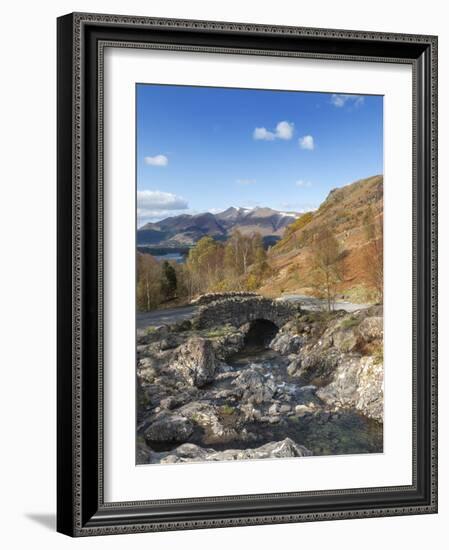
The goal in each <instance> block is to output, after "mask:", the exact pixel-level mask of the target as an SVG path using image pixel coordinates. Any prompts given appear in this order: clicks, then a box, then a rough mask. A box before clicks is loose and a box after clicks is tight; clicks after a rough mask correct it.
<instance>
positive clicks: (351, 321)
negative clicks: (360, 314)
mask: <svg viewBox="0 0 449 550" xmlns="http://www.w3.org/2000/svg"><path fill="white" fill-rule="evenodd" d="M359 323H360V321H359V319H357V317H354V316H353V315H351V316H350V317H347V318H346V319H343V321H342V323H341V328H344V329H349V328H354V327H357V326H358V325H359Z"/></svg>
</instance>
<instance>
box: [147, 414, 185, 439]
mask: <svg viewBox="0 0 449 550" xmlns="http://www.w3.org/2000/svg"><path fill="white" fill-rule="evenodd" d="M192 433H193V424H192V423H191V422H190V420H188V419H187V418H185V417H184V416H181V415H178V414H166V413H164V414H162V415H161V416H159V417H157V418H156V420H155V421H154V422H152V424H151V425H150V427H149V428H148V429H147V430H146V431H145V440H146V442H147V443H149V444H151V443H152V442H155V443H156V442H157V443H161V442H164V443H165V442H177V443H183V442H184V441H187V440H188V439H189V437H190V436H191V435H192Z"/></svg>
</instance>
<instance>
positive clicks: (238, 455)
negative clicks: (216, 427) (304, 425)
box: [161, 437, 312, 464]
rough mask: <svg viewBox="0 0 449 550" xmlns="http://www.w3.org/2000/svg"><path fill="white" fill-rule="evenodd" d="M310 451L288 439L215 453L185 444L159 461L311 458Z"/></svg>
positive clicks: (211, 450)
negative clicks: (255, 446)
mask: <svg viewBox="0 0 449 550" xmlns="http://www.w3.org/2000/svg"><path fill="white" fill-rule="evenodd" d="M311 454H312V453H311V451H309V450H308V449H306V447H304V446H303V445H298V444H297V443H295V442H294V441H293V440H291V439H290V438H289V437H287V438H285V439H283V440H282V441H275V442H271V443H266V444H265V445H262V446H261V447H257V448H255V449H227V450H226V451H215V450H214V449H208V448H202V447H199V446H198V445H193V444H191V443H185V444H184V445H180V446H179V447H178V448H177V449H176V450H175V451H174V452H173V453H172V454H169V455H168V456H166V457H165V458H163V459H162V460H161V463H162V464H174V463H178V462H204V461H207V462H209V461H221V460H245V459H256V458H292V457H304V456H311Z"/></svg>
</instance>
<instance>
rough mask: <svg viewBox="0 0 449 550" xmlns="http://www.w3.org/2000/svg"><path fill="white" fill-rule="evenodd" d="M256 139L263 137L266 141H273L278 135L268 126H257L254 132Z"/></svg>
mask: <svg viewBox="0 0 449 550" xmlns="http://www.w3.org/2000/svg"><path fill="white" fill-rule="evenodd" d="M253 138H254V139H263V140H265V141H273V140H274V139H276V136H275V135H274V134H273V132H269V131H268V130H267V129H266V128H255V129H254V132H253Z"/></svg>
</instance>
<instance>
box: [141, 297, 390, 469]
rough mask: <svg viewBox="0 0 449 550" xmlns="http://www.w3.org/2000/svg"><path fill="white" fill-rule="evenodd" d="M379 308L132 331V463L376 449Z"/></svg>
mask: <svg viewBox="0 0 449 550" xmlns="http://www.w3.org/2000/svg"><path fill="white" fill-rule="evenodd" d="M382 321H383V317H382V307H381V306H373V307H371V308H369V309H365V310H360V311H357V312H354V313H346V312H341V311H339V312H333V313H324V312H307V311H301V310H300V309H299V308H298V309H297V311H296V312H295V313H294V315H292V316H291V318H290V320H288V321H287V322H285V323H284V324H283V325H282V326H280V327H279V326H276V325H275V324H274V323H273V322H272V321H269V320H266V319H253V320H251V321H249V322H247V323H244V324H243V325H240V326H238V327H236V326H233V325H232V324H226V325H224V326H220V325H219V326H212V327H211V326H208V327H206V328H201V327H198V326H196V325H195V322H194V321H182V322H179V323H177V324H173V325H162V326H159V327H151V328H149V329H146V330H140V331H139V333H138V349H137V353H138V363H137V456H136V461H137V463H138V464H148V463H164V464H168V463H178V462H198V461H209V460H215V461H217V460H236V459H254V458H275V457H301V456H310V455H314V456H318V455H339V454H358V453H380V452H382V450H383V424H382V419H383V357H382V349H383V329H382V325H383V323H382Z"/></svg>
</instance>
